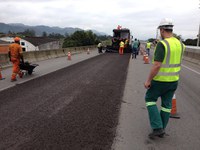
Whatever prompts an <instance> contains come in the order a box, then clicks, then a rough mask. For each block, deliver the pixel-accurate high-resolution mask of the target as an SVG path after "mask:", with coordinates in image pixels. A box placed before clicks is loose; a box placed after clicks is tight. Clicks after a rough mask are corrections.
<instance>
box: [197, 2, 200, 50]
mask: <svg viewBox="0 0 200 150" xmlns="http://www.w3.org/2000/svg"><path fill="white" fill-rule="evenodd" d="M199 9H200V0H199ZM199 39H200V24H199V32H198V35H197V47H198V46H199Z"/></svg>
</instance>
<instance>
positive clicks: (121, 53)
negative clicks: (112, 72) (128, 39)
mask: <svg viewBox="0 0 200 150" xmlns="http://www.w3.org/2000/svg"><path fill="white" fill-rule="evenodd" d="M119 54H120V55H123V54H124V42H123V40H121V42H120V43H119Z"/></svg>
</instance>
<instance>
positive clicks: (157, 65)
mask: <svg viewBox="0 0 200 150" xmlns="http://www.w3.org/2000/svg"><path fill="white" fill-rule="evenodd" d="M161 65H162V62H159V61H154V64H153V66H152V68H151V71H150V73H149V76H148V79H147V81H146V82H145V83H144V86H145V88H146V89H148V88H150V86H151V81H152V79H153V78H154V77H155V76H156V75H157V73H158V71H159V70H160V67H161Z"/></svg>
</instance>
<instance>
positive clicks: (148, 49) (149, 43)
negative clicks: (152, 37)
mask: <svg viewBox="0 0 200 150" xmlns="http://www.w3.org/2000/svg"><path fill="white" fill-rule="evenodd" d="M150 49H151V42H149V41H148V42H147V44H146V53H147V55H148V56H149V55H150Z"/></svg>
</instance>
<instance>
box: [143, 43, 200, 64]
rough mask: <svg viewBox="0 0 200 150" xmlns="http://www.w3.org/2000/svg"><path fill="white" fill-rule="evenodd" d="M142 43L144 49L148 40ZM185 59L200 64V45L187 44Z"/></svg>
mask: <svg viewBox="0 0 200 150" xmlns="http://www.w3.org/2000/svg"><path fill="white" fill-rule="evenodd" d="M141 45H142V49H143V50H144V48H145V45H146V42H141ZM152 49H153V48H152ZM183 60H185V61H189V62H192V63H195V64H198V65H200V47H197V46H186V49H185V51H184V55H183Z"/></svg>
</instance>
